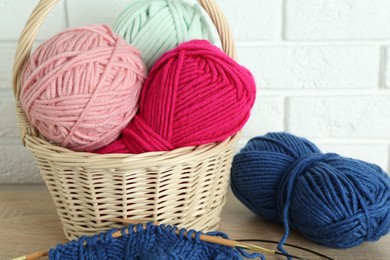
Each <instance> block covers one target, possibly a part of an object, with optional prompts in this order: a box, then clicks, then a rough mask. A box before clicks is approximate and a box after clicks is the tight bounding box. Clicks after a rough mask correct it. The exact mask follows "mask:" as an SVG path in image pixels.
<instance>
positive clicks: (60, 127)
mask: <svg viewBox="0 0 390 260" xmlns="http://www.w3.org/2000/svg"><path fill="white" fill-rule="evenodd" d="M146 74H147V71H146V67H145V65H144V63H143V61H142V59H141V56H140V53H139V51H138V50H137V49H135V48H134V47H132V46H131V45H129V44H128V43H127V42H125V41H124V40H123V39H122V38H121V37H119V36H117V35H116V34H115V33H114V32H113V31H112V30H111V29H110V28H109V27H108V26H105V25H92V26H87V27H83V28H77V29H69V30H66V31H64V32H62V33H60V34H57V35H56V36H54V37H53V38H51V39H50V40H48V41H46V42H44V43H43V44H42V45H41V46H40V47H39V48H38V49H37V50H36V51H35V52H34V53H33V55H32V56H31V57H30V59H29V61H28V62H27V64H26V66H25V68H24V71H23V75H22V78H21V87H22V89H21V97H20V99H21V104H22V107H23V109H24V111H25V112H26V114H27V117H28V119H29V121H30V122H31V124H32V125H33V126H35V127H36V128H37V129H38V131H39V132H40V134H41V135H42V136H43V137H45V138H46V139H48V140H50V141H53V142H55V143H57V144H58V145H60V146H63V147H67V148H69V149H72V150H75V151H93V150H96V149H98V148H99V147H102V146H105V145H107V144H109V143H110V142H112V141H114V140H115V139H116V138H117V137H118V136H119V134H120V131H121V130H122V129H123V128H124V127H125V126H126V125H127V124H128V123H129V122H130V120H131V119H132V118H133V116H134V115H135V113H136V112H137V109H138V98H139V94H140V89H141V86H142V84H143V82H144V81H145V78H146Z"/></svg>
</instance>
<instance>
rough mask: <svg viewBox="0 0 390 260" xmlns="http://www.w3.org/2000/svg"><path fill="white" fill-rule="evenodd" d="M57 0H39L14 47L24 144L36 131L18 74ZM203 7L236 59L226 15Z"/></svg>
mask: <svg viewBox="0 0 390 260" xmlns="http://www.w3.org/2000/svg"><path fill="white" fill-rule="evenodd" d="M58 1H59V0H40V1H39V3H38V5H37V6H36V7H35V9H34V10H33V12H32V13H31V15H30V18H29V19H28V21H27V23H26V25H25V27H24V29H23V31H22V32H21V34H20V38H19V42H18V46H17V49H16V54H15V59H14V66H13V71H12V74H13V75H12V84H13V91H14V95H15V99H16V112H17V117H18V123H19V127H20V129H21V138H22V143H23V145H25V141H24V138H25V136H26V133H33V132H34V133H36V129H34V127H32V126H31V124H30V122H29V121H28V119H27V116H26V114H25V113H24V111H23V109H22V107H21V105H20V75H21V73H22V70H23V66H24V64H25V63H26V61H27V59H28V58H29V56H30V54H31V49H32V45H33V42H34V39H35V37H36V35H37V33H38V30H39V28H40V26H41V24H42V23H43V21H44V20H45V18H46V16H47V14H48V13H49V12H50V10H51V9H52V8H53V7H54V6H55V5H56V4H57V3H58ZM197 1H198V2H199V4H200V5H201V6H202V7H203V8H204V10H205V11H206V12H207V13H208V15H209V16H210V18H211V21H212V22H213V23H214V25H215V27H216V29H217V32H218V34H219V36H220V38H221V44H222V48H223V50H224V52H225V53H226V54H227V55H228V56H230V57H231V58H233V59H236V49H235V44H234V41H233V38H232V34H231V31H230V28H229V25H228V23H227V20H226V17H225V16H224V14H223V13H222V11H221V10H220V9H219V7H218V6H217V5H216V3H215V1H214V0H197Z"/></svg>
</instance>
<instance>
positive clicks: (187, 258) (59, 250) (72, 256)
mask: <svg viewBox="0 0 390 260" xmlns="http://www.w3.org/2000/svg"><path fill="white" fill-rule="evenodd" d="M126 229H127V230H128V232H129V234H126V233H125V231H126ZM176 230H177V228H175V227H172V226H165V225H160V226H155V225H152V224H151V223H148V224H147V228H146V229H144V228H143V225H137V226H136V231H134V225H130V226H129V227H127V228H123V229H122V236H121V237H119V238H113V237H112V234H113V233H114V232H115V231H117V230H116V229H113V230H110V231H108V232H105V233H100V234H98V235H95V236H92V237H86V236H84V237H81V238H79V239H78V240H73V241H71V242H69V243H67V244H64V245H58V246H57V247H56V248H53V249H51V250H50V252H49V259H51V260H60V259H61V260H63V259H66V260H76V259H77V260H109V259H126V260H133V259H134V260H156V259H161V260H197V259H199V260H200V259H202V260H204V259H215V260H225V259H232V260H238V259H243V257H246V258H257V257H258V258H260V259H265V258H264V257H263V255H261V254H257V253H254V254H248V253H246V252H245V251H243V250H236V249H233V248H231V247H227V246H222V245H218V244H213V243H207V242H203V241H201V240H200V239H199V236H200V235H201V234H202V233H201V232H195V231H193V230H189V231H188V232H187V235H184V233H185V232H186V230H185V229H181V230H180V234H179V235H177V234H176V233H175V231H176ZM193 234H196V236H195V239H194V238H192V237H191V236H192V235H193ZM207 234H208V235H212V236H220V237H223V238H228V237H227V236H226V235H225V234H224V233H221V232H210V233H207Z"/></svg>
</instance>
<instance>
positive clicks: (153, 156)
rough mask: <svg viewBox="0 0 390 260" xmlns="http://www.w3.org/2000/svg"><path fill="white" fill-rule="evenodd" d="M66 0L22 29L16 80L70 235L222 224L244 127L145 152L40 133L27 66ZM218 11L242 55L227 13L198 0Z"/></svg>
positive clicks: (29, 134)
mask: <svg viewBox="0 0 390 260" xmlns="http://www.w3.org/2000/svg"><path fill="white" fill-rule="evenodd" d="M57 2H58V0H41V1H40V2H39V3H38V5H37V7H36V8H35V9H34V11H33V13H32V14H31V17H30V18H29V20H28V22H27V24H26V27H25V28H24V30H23V32H22V33H21V36H20V40H19V44H18V49H17V52H16V57H15V63H14V70H13V86H14V94H15V98H16V109H17V116H18V122H19V126H20V128H21V136H22V142H23V144H24V145H25V146H26V147H27V148H28V149H29V150H30V151H31V152H32V153H33V155H34V157H35V159H36V161H37V163H38V165H39V168H40V171H41V174H42V177H43V179H44V181H45V183H46V186H47V187H48V189H49V191H50V194H51V196H52V198H53V200H54V202H55V205H56V207H57V213H58V215H59V216H60V219H61V222H62V226H63V228H64V232H65V235H66V237H67V238H68V239H74V238H77V237H79V236H80V235H92V234H95V233H98V232H100V231H103V230H107V229H110V228H112V227H117V224H116V223H115V222H113V218H117V217H122V218H132V219H139V220H144V221H156V222H159V223H169V224H175V225H178V226H182V227H186V228H194V229H197V230H203V231H210V230H215V229H216V228H217V227H218V223H219V221H220V218H219V216H220V213H221V210H222V207H223V205H224V203H225V194H226V190H227V187H228V182H229V171H230V165H231V160H232V157H233V152H234V147H235V144H236V142H237V140H238V138H239V134H237V135H235V136H233V137H231V138H228V139H227V140H225V141H224V142H221V143H214V144H207V145H202V146H198V147H184V148H180V149H176V150H173V151H169V152H149V153H143V154H137V155H133V154H107V155H100V154H93V153H81V152H74V151H71V150H68V149H65V148H61V147H58V146H56V145H53V144H51V143H49V142H47V141H45V140H44V139H42V138H40V136H39V133H38V131H37V130H36V129H35V128H34V127H32V126H31V124H30V123H29V121H28V119H27V117H26V115H25V113H24V111H23V110H22V108H21V105H20V100H19V99H20V81H19V78H20V74H21V70H22V68H23V65H24V63H25V62H26V60H27V59H28V57H29V55H30V53H31V48H32V44H33V41H34V38H35V36H36V34H37V32H38V29H39V27H40V25H41V23H42V22H43V20H44V18H45V17H46V15H47V14H48V12H49V11H50V10H51V8H52V7H53V6H54V5H55V4H56V3H57ZM198 2H199V3H200V4H201V6H202V7H203V8H204V9H205V11H206V12H207V13H208V14H209V15H210V18H211V20H212V21H213V23H214V24H215V26H216V28H217V31H218V33H219V34H220V37H221V39H222V40H221V43H222V47H223V49H224V51H225V52H226V53H227V54H228V55H229V56H230V57H232V58H235V48H234V44H233V41H232V38H231V33H230V30H229V28H228V26H227V23H226V19H225V17H224V15H223V14H222V13H221V11H220V10H219V9H218V7H217V6H216V4H215V3H214V1H213V0H198Z"/></svg>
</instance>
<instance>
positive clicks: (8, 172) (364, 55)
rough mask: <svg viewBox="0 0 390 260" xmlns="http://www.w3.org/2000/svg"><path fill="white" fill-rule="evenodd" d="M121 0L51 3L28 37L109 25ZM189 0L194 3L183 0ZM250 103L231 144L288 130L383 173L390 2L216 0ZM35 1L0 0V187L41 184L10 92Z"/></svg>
mask: <svg viewBox="0 0 390 260" xmlns="http://www.w3.org/2000/svg"><path fill="white" fill-rule="evenodd" d="M128 1H131V0H110V1H108V0H83V1H79V0H61V1H59V4H58V6H56V8H55V9H54V10H53V11H52V13H51V14H50V15H49V16H48V18H47V20H46V21H45V23H44V25H43V27H42V30H41V32H40V33H39V34H38V40H40V41H42V40H45V39H47V38H48V37H50V36H51V35H53V34H55V33H56V32H60V31H61V30H63V29H64V28H66V27H73V26H81V25H86V24H91V23H112V21H114V19H115V16H116V15H117V14H118V13H119V12H120V10H122V9H123V8H124V7H125V6H126V4H127V2H128ZM190 1H194V0H190ZM216 1H217V3H218V4H219V5H220V7H221V9H222V10H223V11H224V13H225V15H226V17H227V19H228V20H229V22H230V23H231V27H232V31H233V34H234V37H235V39H236V42H237V46H238V55H239V60H240V62H241V63H242V64H244V65H246V66H247V67H248V68H249V69H251V70H252V72H253V74H254V75H255V78H256V81H257V83H258V99H257V101H256V104H255V106H254V109H253V112H252V117H251V119H250V120H249V122H248V124H247V125H246V126H245V128H244V137H243V139H242V141H241V142H240V144H239V146H240V147H242V146H243V145H245V142H246V141H247V140H248V139H249V138H251V137H253V136H255V135H262V134H265V133H267V132H269V131H284V130H285V131H290V132H292V133H294V134H297V135H300V136H304V137H307V138H309V139H310V140H312V141H314V142H316V143H318V145H319V146H320V148H321V149H323V150H324V151H327V152H337V153H340V154H343V155H346V156H349V157H353V158H358V159H362V160H366V161H369V162H373V163H376V164H378V165H380V166H382V167H383V168H384V169H386V170H389V169H388V167H389V161H390V160H389V157H390V155H389V154H390V153H389V151H390V54H389V53H390V26H389V25H390V1H388V0H359V1H356V0H316V1H308V0H245V1H242V0H229V1H227V0H216ZM37 2H38V0H29V1H15V0H1V1H0V10H1V15H0V24H1V25H2V26H0V118H1V121H0V158H1V161H0V169H1V170H0V183H32V182H41V178H40V176H39V174H38V170H37V167H36V166H35V164H34V162H33V159H32V156H31V155H30V153H29V152H28V151H27V150H26V149H25V148H23V147H22V146H21V145H20V141H19V129H18V128H17V126H16V116H15V112H14V102H13V96H12V90H11V69H12V62H13V56H14V52H15V48H16V41H17V39H18V36H19V34H20V31H21V30H22V27H23V24H24V23H25V21H26V20H27V18H28V15H29V13H30V12H31V10H32V9H33V7H34V5H35V4H36V3H37Z"/></svg>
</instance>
